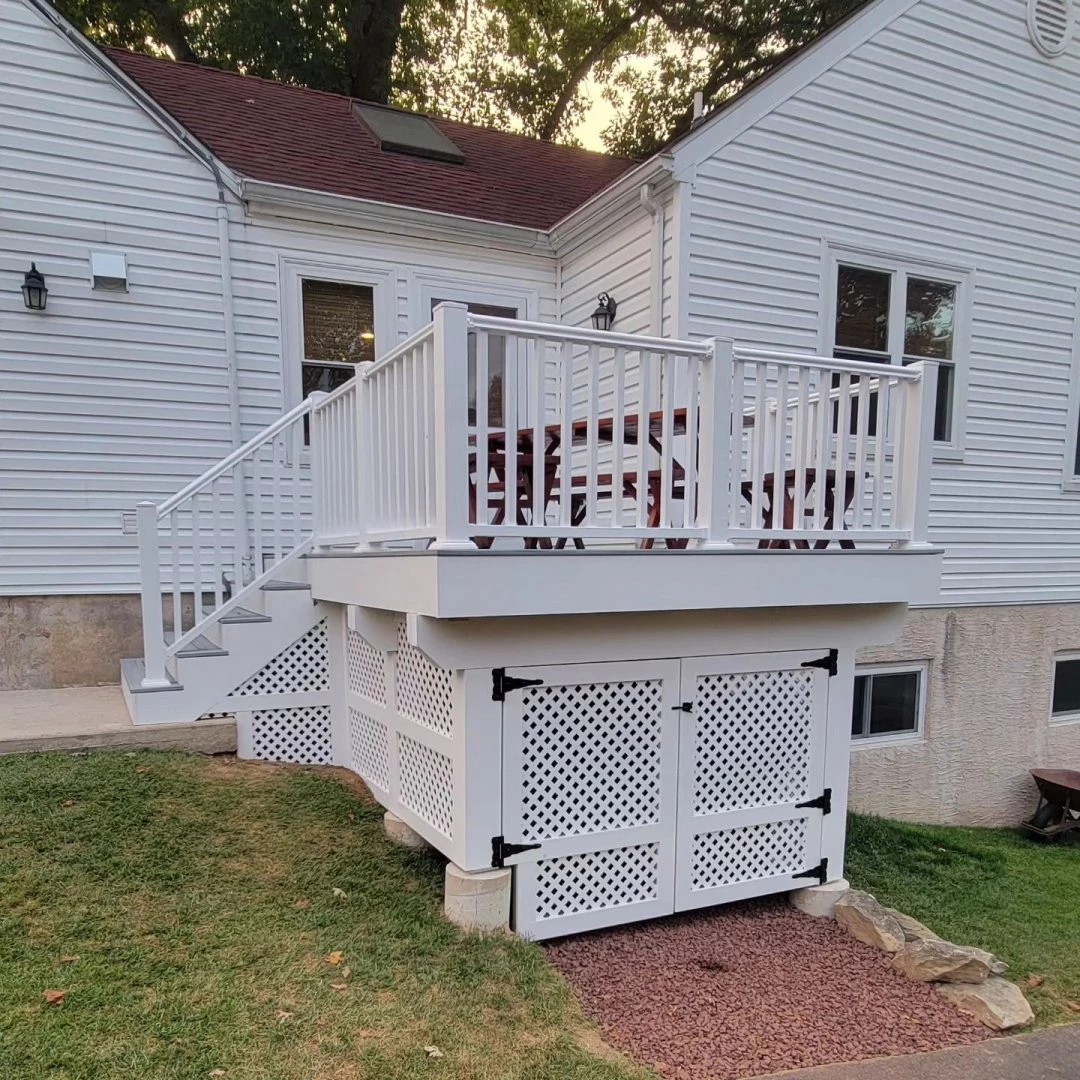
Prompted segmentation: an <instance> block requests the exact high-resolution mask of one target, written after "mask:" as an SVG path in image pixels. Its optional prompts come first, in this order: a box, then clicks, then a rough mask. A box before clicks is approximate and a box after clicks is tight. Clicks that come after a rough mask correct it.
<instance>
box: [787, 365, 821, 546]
mask: <svg viewBox="0 0 1080 1080" xmlns="http://www.w3.org/2000/svg"><path fill="white" fill-rule="evenodd" d="M796 378H797V380H798V382H797V386H798V390H797V391H796V394H797V396H796V399H795V415H794V417H793V418H792V420H793V425H792V432H791V442H792V454H793V460H792V468H793V469H794V470H795V496H794V500H795V505H794V515H793V517H794V526H795V528H796V529H805V528H806V488H807V470H806V444H807V441H808V439H809V437H810V436H809V421H810V417H809V416H808V415H807V412H808V409H809V405H808V402H809V398H810V370H809V368H798V369H797V371H796ZM824 480H825V478H824V477H821V478H820V480H819V481H818V482H819V483H824Z"/></svg>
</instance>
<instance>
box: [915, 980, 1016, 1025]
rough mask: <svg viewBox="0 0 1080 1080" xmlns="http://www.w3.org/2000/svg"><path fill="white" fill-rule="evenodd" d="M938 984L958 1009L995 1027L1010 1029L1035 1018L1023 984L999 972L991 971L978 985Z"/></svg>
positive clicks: (938, 988)
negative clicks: (1022, 989)
mask: <svg viewBox="0 0 1080 1080" xmlns="http://www.w3.org/2000/svg"><path fill="white" fill-rule="evenodd" d="M936 988H937V990H938V991H940V992H941V993H942V994H944V995H945V996H946V997H947V998H948V999H949V1000H950V1001H951V1002H952V1003H953V1004H954V1005H955V1006H956V1007H957V1008H958V1009H962V1010H963V1011H964V1012H966V1013H968V1014H970V1015H971V1016H974V1017H975V1019H976V1020H979V1021H980V1022H981V1023H984V1024H985V1025H986V1026H987V1027H989V1028H993V1029H994V1030H995V1031H1009V1030H1010V1029H1011V1028H1015V1027H1021V1026H1022V1025H1024V1024H1030V1023H1031V1021H1032V1020H1034V1019H1035V1014H1034V1013H1033V1012H1032V1011H1031V1006H1030V1005H1029V1004H1028V1003H1027V998H1025V997H1024V995H1023V994H1022V993H1021V992H1020V987H1018V986H1016V985H1014V984H1013V983H1011V982H1009V981H1008V980H1006V979H1002V978H999V977H998V976H997V975H991V976H990V977H989V978H988V979H987V980H986V982H984V983H980V984H979V985H978V986H972V985H971V984H967V985H964V984H962V983H938V984H936Z"/></svg>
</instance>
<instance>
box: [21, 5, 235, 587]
mask: <svg viewBox="0 0 1080 1080" xmlns="http://www.w3.org/2000/svg"><path fill="white" fill-rule="evenodd" d="M0 70H2V82H3V87H4V90H3V94H2V95H0V146H2V147H3V150H2V152H0V190H2V191H3V214H2V215H0V276H2V278H3V280H4V283H5V284H4V288H3V290H2V291H0V593H45V592H52V593H63V592H69V591H70V592H89V591H94V592H101V593H107V592H114V591H127V590H130V589H132V588H133V587H134V585H135V573H136V551H135V538H134V537H133V536H126V535H124V534H123V532H122V528H121V514H122V512H123V511H125V510H130V509H132V508H133V507H134V505H135V503H136V502H137V501H138V500H139V499H142V498H147V497H150V498H156V497H163V496H165V495H166V494H168V493H170V492H172V491H175V490H176V489H177V488H178V487H180V486H181V485H182V484H183V483H185V482H186V481H187V480H188V479H190V478H191V477H192V476H193V475H196V474H197V473H198V472H200V471H201V470H202V469H204V468H206V467H207V466H209V465H210V464H212V463H213V462H214V461H215V460H217V459H218V458H220V457H222V456H223V455H224V454H226V453H227V452H228V450H229V417H228V407H227V403H226V402H227V394H226V389H225V362H224V351H223V344H222V302H221V277H220V262H219V257H218V244H217V225H216V220H215V203H216V194H215V187H214V184H213V182H212V179H211V177H210V174H209V173H208V172H207V170H206V168H205V167H204V166H203V165H201V164H199V163H198V162H197V161H196V160H194V159H193V158H192V157H191V155H190V154H188V153H187V152H186V151H184V150H182V149H181V148H180V147H179V146H178V145H177V144H176V143H175V142H174V141H173V140H172V139H171V138H170V137H169V136H167V135H166V134H165V133H164V132H163V131H162V130H161V129H160V128H158V127H157V125H156V124H155V123H154V122H153V121H152V120H151V119H150V118H149V117H148V116H147V115H146V114H145V113H144V112H142V111H141V110H140V109H139V108H138V107H137V106H135V104H134V103H133V102H132V101H131V99H130V98H129V97H128V96H127V95H126V94H125V93H123V92H122V91H121V90H119V89H118V88H117V87H116V86H115V85H113V84H112V83H111V82H110V81H109V80H108V79H107V78H106V77H105V75H104V74H103V73H102V72H100V71H99V70H98V69H97V68H95V67H94V66H93V65H92V64H91V63H89V62H88V61H87V60H86V59H85V58H84V57H83V56H81V55H79V53H77V52H76V51H75V49H74V48H73V47H72V46H71V45H70V44H69V43H68V42H66V41H65V40H64V38H63V37H62V36H61V35H60V34H59V33H57V32H56V30H55V29H53V28H52V27H50V26H49V25H48V24H47V23H46V22H45V20H44V19H43V18H42V16H41V15H40V14H39V13H38V12H36V11H34V10H33V9H31V8H30V7H29V6H27V5H26V4H24V3H22V2H21V0H0ZM92 250H96V251H116V252H123V253H124V254H126V255H127V260H128V273H129V291H128V292H126V293H123V292H106V291H101V290H93V289H92V288H91V283H90V265H89V258H90V252H91V251H92ZM31 261H34V262H36V263H37V267H38V269H39V270H40V271H41V272H42V273H43V274H44V275H45V279H46V285H47V287H48V290H49V296H48V307H47V309H46V311H44V312H31V311H27V310H26V309H25V308H24V307H23V301H22V296H21V293H20V292H19V289H18V286H19V285H20V284H21V282H22V275H23V273H24V272H25V271H26V270H27V269H29V266H30V263H31Z"/></svg>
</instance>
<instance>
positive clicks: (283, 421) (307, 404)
mask: <svg viewBox="0 0 1080 1080" xmlns="http://www.w3.org/2000/svg"><path fill="white" fill-rule="evenodd" d="M345 385H348V384H347V383H346V384H345ZM317 403H318V402H317V398H316V397H315V396H314V395H313V396H312V397H306V398H304V400H303V401H301V402H300V404H299V405H297V406H295V407H294V408H292V409H290V410H289V411H288V412H287V413H283V414H282V415H281V416H279V417H278V418H277V419H276V420H275V421H274V422H273V423H272V424H270V425H269V426H268V427H265V428H263V429H262V431H260V432H259V433H258V434H257V435H253V436H252V437H251V438H250V439H248V441H247V442H246V443H244V444H243V445H242V446H238V447H237V448H236V449H235V450H234V451H233V452H232V453H231V454H229V455H228V456H227V457H224V458H222V459H221V460H220V461H219V462H218V463H217V464H216V465H212V466H211V467H210V468H209V469H207V470H206V472H204V473H203V474H202V475H201V476H197V477H196V478H195V479H194V480H192V481H191V483H189V484H187V485H185V486H184V487H182V488H181V489H180V490H179V491H178V492H176V494H175V495H170V496H169V497H168V498H167V499H166V500H165V501H164V502H163V503H159V504H158V507H157V511H158V515H157V516H158V520H160V519H161V518H163V517H164V516H165V515H166V514H168V513H170V512H171V511H173V510H175V509H176V508H177V507H178V506H179V505H180V504H181V503H182V502H184V501H185V500H186V499H189V498H190V497H191V496H192V495H195V494H197V493H198V492H200V491H202V489H203V488H205V487H206V486H207V484H211V483H213V482H214V481H215V480H216V479H217V478H218V477H219V476H224V475H225V473H227V472H228V471H229V470H230V469H231V468H233V466H234V465H238V464H239V463H240V462H241V461H243V460H244V459H245V458H247V457H250V455H251V453H252V451H254V450H257V449H258V448H259V447H260V446H263V445H264V444H265V443H267V442H269V440H270V439H272V438H273V437H274V436H275V435H277V434H279V433H280V432H282V431H284V430H285V429H286V428H287V427H289V426H290V425H291V424H293V423H294V422H295V421H296V420H298V419H299V418H300V417H302V416H305V415H307V414H308V413H310V412H311V411H312V409H313V408H314V407H315V405H316V404H317Z"/></svg>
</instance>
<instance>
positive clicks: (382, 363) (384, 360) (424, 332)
mask: <svg viewBox="0 0 1080 1080" xmlns="http://www.w3.org/2000/svg"><path fill="white" fill-rule="evenodd" d="M434 333H435V324H434V323H428V324H427V326H424V327H422V328H421V329H420V330H417V332H416V333H415V334H413V335H412V337H408V338H406V339H405V340H404V341H403V342H401V343H400V344H398V345H395V346H394V347H393V348H392V349H391V350H390V351H389V352H388V353H387V354H386V355H385V356H383V357H381V358H380V359H378V360H376V361H375V363H373V364H364V366H363V367H362V368H361V370H360V377H361V378H362V379H370V378H371V376H372V375H374V374H375V373H376V372H377V371H381V370H382V369H383V368H384V367H386V366H387V365H388V364H392V363H393V362H394V361H395V360H397V359H399V358H400V357H402V356H404V355H405V354H406V353H407V352H408V351H409V350H410V349H414V348H415V347H416V346H417V345H419V344H420V343H421V342H422V341H425V340H426V339H427V338H429V337H432V336H433V335H434Z"/></svg>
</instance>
